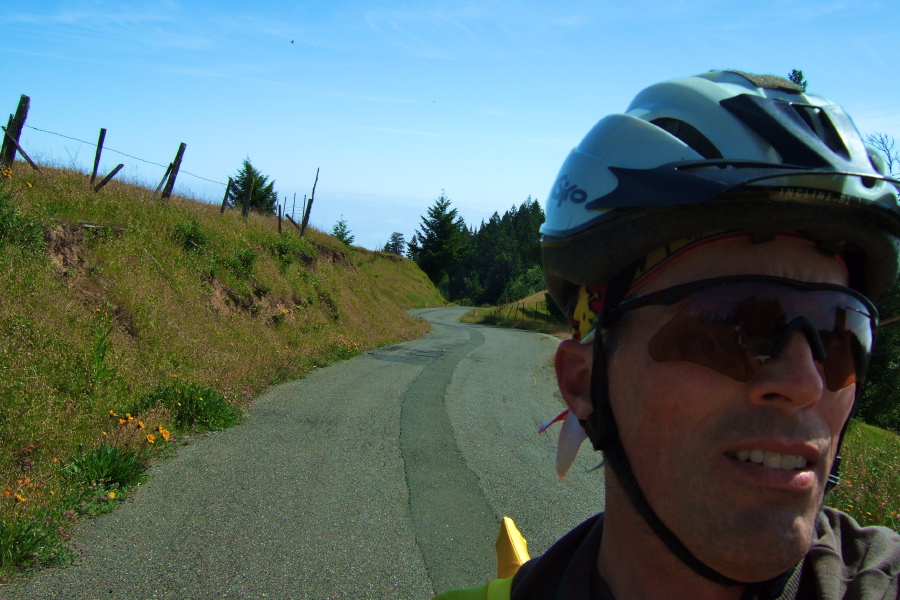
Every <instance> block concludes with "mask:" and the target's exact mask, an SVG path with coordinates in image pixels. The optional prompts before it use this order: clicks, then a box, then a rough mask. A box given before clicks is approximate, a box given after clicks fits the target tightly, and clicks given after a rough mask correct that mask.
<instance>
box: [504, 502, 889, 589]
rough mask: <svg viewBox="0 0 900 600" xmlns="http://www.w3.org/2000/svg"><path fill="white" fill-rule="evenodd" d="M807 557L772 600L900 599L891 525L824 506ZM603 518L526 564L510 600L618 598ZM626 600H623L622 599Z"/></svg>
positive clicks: (586, 524) (590, 521) (781, 582)
mask: <svg viewBox="0 0 900 600" xmlns="http://www.w3.org/2000/svg"><path fill="white" fill-rule="evenodd" d="M816 532H817V537H816V539H815V540H814V541H813V544H812V546H811V547H810V549H809V552H808V553H807V555H806V558H805V559H804V560H803V562H802V563H800V564H799V565H798V566H797V567H796V568H794V569H793V570H792V571H791V572H790V573H788V574H787V575H786V576H785V577H782V578H779V580H776V581H773V582H770V583H769V584H767V585H764V586H760V587H759V589H756V590H754V592H755V593H754V594H753V595H752V597H754V598H759V599H763V598H765V599H767V600H805V599H807V598H822V599H825V600H838V599H840V598H854V599H856V598H860V599H863V598H864V599H867V600H868V599H871V598H892V599H894V598H900V535H898V534H897V533H896V532H895V531H893V530H891V529H887V528H886V527H860V525H859V524H858V523H857V522H856V521H854V520H853V518H851V517H850V516H849V515H847V514H845V513H842V512H840V511H837V510H834V509H831V508H825V509H823V510H822V512H821V513H819V516H818V519H817V521H816ZM602 537H603V514H602V513H601V514H599V515H595V516H594V517H591V518H590V519H588V520H587V521H585V522H584V523H582V524H581V525H579V526H578V527H576V528H575V529H573V530H572V531H570V532H569V533H567V534H566V535H565V536H563V537H562V538H561V539H560V540H559V541H558V542H557V543H556V544H554V545H553V546H552V547H551V548H550V549H548V550H547V552H546V553H544V554H543V555H542V556H540V557H538V558H535V559H532V560H530V561H528V562H527V563H525V564H524V565H522V568H521V569H520V570H519V572H518V573H517V574H516V576H515V578H514V579H513V586H512V595H511V600H539V599H540V600H550V599H558V600H563V599H566V600H589V599H608V600H614V599H613V595H612V593H611V592H610V590H609V588H608V586H607V585H606V583H605V582H604V581H603V579H602V578H601V577H600V575H599V573H598V572H597V568H596V563H597V554H598V553H599V551H600V540H601V539H602ZM621 600H624V599H621Z"/></svg>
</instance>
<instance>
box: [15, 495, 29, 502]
mask: <svg viewBox="0 0 900 600" xmlns="http://www.w3.org/2000/svg"><path fill="white" fill-rule="evenodd" d="M16 500H18V501H19V502H27V500H26V499H25V496H23V495H22V494H16Z"/></svg>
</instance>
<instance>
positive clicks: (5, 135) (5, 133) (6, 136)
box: [0, 126, 41, 173]
mask: <svg viewBox="0 0 900 600" xmlns="http://www.w3.org/2000/svg"><path fill="white" fill-rule="evenodd" d="M0 129H2V130H3V140H4V141H6V140H9V142H10V143H11V144H12V145H13V146H14V149H13V153H15V151H16V149H18V151H19V153H20V154H21V155H22V158H24V159H25V160H27V161H28V164H29V165H31V168H32V169H34V170H35V171H37V172H38V173H40V172H41V170H40V168H38V166H37V165H36V164H34V161H33V160H31V157H30V156H28V155H27V154H25V150H23V149H22V146H20V145H19V142H17V141H16V140H15V139H14V138H13V137H12V135H11V134H10V133H9V130H7V129H6V127H2V126H0ZM13 156H15V154H13ZM9 165H10V166H12V163H9Z"/></svg>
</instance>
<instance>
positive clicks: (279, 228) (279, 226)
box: [278, 198, 287, 233]
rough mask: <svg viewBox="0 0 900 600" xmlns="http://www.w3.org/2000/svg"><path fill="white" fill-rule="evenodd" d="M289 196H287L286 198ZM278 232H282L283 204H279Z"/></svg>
mask: <svg viewBox="0 0 900 600" xmlns="http://www.w3.org/2000/svg"><path fill="white" fill-rule="evenodd" d="M286 199H287V198H285V200H286ZM278 233H281V205H280V204H279V205H278Z"/></svg>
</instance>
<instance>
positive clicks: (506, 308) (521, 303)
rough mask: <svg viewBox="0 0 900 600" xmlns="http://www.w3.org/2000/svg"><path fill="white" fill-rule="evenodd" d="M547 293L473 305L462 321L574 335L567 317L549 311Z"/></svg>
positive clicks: (563, 335) (541, 292) (563, 336)
mask: <svg viewBox="0 0 900 600" xmlns="http://www.w3.org/2000/svg"><path fill="white" fill-rule="evenodd" d="M545 294H546V291H540V292H537V293H536V294H532V295H530V296H528V297H527V298H523V299H522V300H518V301H516V302H509V303H507V304H500V305H498V306H481V307H479V308H473V309H472V310H471V311H470V312H468V313H466V314H465V315H463V317H462V319H460V320H461V321H463V322H466V323H482V324H484V325H497V326H500V327H512V328H515V329H528V330H530V331H537V332H540V333H549V334H550V335H555V336H557V337H560V338H563V339H566V338H569V337H571V334H572V328H571V327H570V326H569V325H568V324H567V323H566V322H565V320H563V319H561V318H557V317H556V316H553V315H552V314H550V313H549V312H548V311H547V299H546V296H545Z"/></svg>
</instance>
